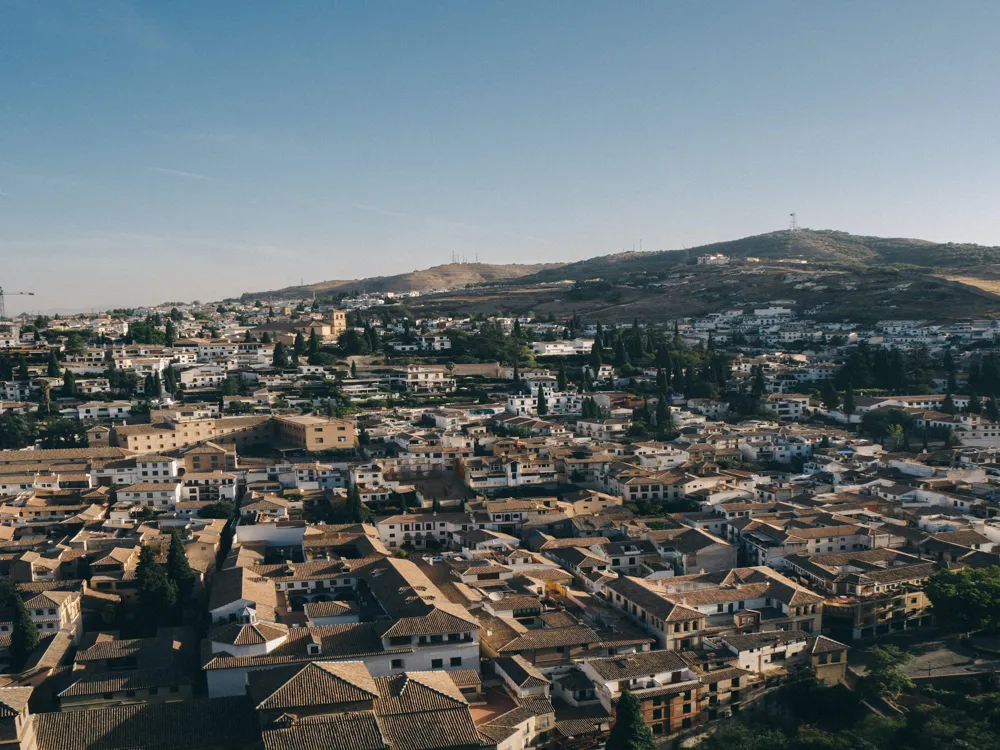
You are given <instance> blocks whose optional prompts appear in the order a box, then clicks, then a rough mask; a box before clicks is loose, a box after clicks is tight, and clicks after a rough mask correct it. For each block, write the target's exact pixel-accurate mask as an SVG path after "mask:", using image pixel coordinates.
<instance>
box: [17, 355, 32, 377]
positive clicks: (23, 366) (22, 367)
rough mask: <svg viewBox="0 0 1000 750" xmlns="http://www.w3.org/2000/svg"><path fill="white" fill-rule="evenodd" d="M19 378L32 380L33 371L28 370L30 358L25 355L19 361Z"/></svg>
mask: <svg viewBox="0 0 1000 750" xmlns="http://www.w3.org/2000/svg"><path fill="white" fill-rule="evenodd" d="M17 379H18V380H31V373H30V372H28V360H26V359H25V358H24V357H21V358H20V359H18V361H17Z"/></svg>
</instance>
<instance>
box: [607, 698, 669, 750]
mask: <svg viewBox="0 0 1000 750" xmlns="http://www.w3.org/2000/svg"><path fill="white" fill-rule="evenodd" d="M605 747H606V748H607V750H656V747H657V745H656V740H655V739H654V738H653V732H652V730H651V729H650V728H649V727H648V726H647V725H646V722H645V720H644V719H643V718H642V704H641V703H640V702H639V699H638V698H636V697H635V696H634V695H633V694H632V693H630V692H629V691H628V690H626V691H624V692H623V693H622V694H621V696H620V697H619V698H618V703H617V704H616V705H615V725H614V726H613V727H612V728H611V734H610V735H608V742H607V744H606V745H605Z"/></svg>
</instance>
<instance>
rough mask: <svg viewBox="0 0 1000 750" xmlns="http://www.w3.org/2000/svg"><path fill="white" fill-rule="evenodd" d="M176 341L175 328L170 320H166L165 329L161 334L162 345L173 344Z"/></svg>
mask: <svg viewBox="0 0 1000 750" xmlns="http://www.w3.org/2000/svg"><path fill="white" fill-rule="evenodd" d="M176 342H177V328H176V327H175V326H174V322H173V321H172V320H168V321H167V326H166V331H165V332H164V334H163V344H164V346H173V345H174V344H175V343H176Z"/></svg>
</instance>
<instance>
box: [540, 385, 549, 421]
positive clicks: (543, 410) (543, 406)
mask: <svg viewBox="0 0 1000 750" xmlns="http://www.w3.org/2000/svg"><path fill="white" fill-rule="evenodd" d="M548 413H549V403H548V401H546V400H545V389H544V388H542V387H541V386H539V387H538V416H540V417H544V416H545V415H546V414H548Z"/></svg>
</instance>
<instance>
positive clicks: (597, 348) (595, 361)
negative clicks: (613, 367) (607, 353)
mask: <svg viewBox="0 0 1000 750" xmlns="http://www.w3.org/2000/svg"><path fill="white" fill-rule="evenodd" d="M603 364H604V353H603V352H602V351H601V337H600V336H598V337H597V338H595V339H594V345H593V346H592V347H590V367H591V369H592V370H593V371H594V377H595V378H596V377H597V371H598V370H600V369H601V365H603Z"/></svg>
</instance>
